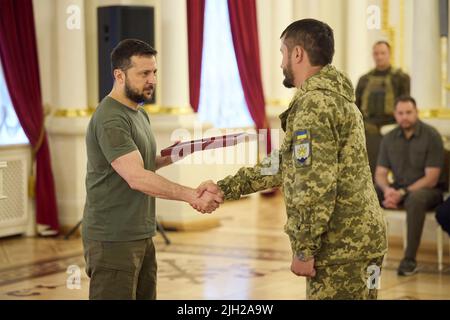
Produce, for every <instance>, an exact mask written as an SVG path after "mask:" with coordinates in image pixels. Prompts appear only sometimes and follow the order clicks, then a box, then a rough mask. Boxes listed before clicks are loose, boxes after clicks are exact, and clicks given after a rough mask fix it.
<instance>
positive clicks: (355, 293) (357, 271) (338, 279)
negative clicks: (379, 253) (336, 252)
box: [306, 257, 383, 300]
mask: <svg viewBox="0 0 450 320" xmlns="http://www.w3.org/2000/svg"><path fill="white" fill-rule="evenodd" d="M382 263H383V257H379V258H375V259H372V260H370V261H356V262H352V263H348V264H339V265H330V266H323V267H316V276H315V277H314V278H307V280H306V297H307V299H309V300H326V299H333V300H376V299H377V294H378V288H379V284H380V276H381V265H382Z"/></svg>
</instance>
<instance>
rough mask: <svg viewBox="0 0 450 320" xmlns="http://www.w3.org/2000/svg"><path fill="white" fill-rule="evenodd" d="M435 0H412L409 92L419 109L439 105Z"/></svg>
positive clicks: (439, 73)
mask: <svg viewBox="0 0 450 320" xmlns="http://www.w3.org/2000/svg"><path fill="white" fill-rule="evenodd" d="M438 1H439V0H430V1H420V0H414V27H413V33H414V38H413V61H412V71H411V94H412V96H413V97H414V98H415V99H416V100H417V104H418V107H419V108H420V109H430V108H438V107H440V106H441V88H442V87H441V58H440V39H439V12H438V6H439V3H438Z"/></svg>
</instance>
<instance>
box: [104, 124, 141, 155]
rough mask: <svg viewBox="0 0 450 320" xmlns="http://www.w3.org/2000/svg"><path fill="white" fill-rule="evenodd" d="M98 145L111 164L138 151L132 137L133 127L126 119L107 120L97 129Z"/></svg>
mask: <svg viewBox="0 0 450 320" xmlns="http://www.w3.org/2000/svg"><path fill="white" fill-rule="evenodd" d="M97 139H98V144H99V145H100V148H101V150H102V152H103V155H104V156H105V158H106V160H108V162H109V163H111V162H113V161H114V160H116V159H117V158H119V157H121V156H123V155H125V154H127V153H130V152H132V151H134V150H137V146H136V144H135V143H134V141H133V139H132V137H131V127H130V124H129V123H127V121H125V120H124V119H114V120H107V121H105V122H103V123H102V125H101V126H100V127H99V128H97Z"/></svg>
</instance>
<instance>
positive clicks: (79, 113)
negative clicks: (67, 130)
mask: <svg viewBox="0 0 450 320" xmlns="http://www.w3.org/2000/svg"><path fill="white" fill-rule="evenodd" d="M94 111H95V108H91V107H89V108H86V109H57V110H55V111H53V112H51V115H52V116H53V117H57V118H84V117H90V116H91V115H92V114H93V113H94Z"/></svg>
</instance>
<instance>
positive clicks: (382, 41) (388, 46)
mask: <svg viewBox="0 0 450 320" xmlns="http://www.w3.org/2000/svg"><path fill="white" fill-rule="evenodd" d="M380 44H384V45H386V47H387V48H388V49H389V51H391V45H390V44H389V42H387V41H385V40H379V41H377V42H375V43H374V44H373V48H375V46H378V45H380Z"/></svg>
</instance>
